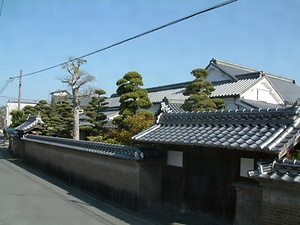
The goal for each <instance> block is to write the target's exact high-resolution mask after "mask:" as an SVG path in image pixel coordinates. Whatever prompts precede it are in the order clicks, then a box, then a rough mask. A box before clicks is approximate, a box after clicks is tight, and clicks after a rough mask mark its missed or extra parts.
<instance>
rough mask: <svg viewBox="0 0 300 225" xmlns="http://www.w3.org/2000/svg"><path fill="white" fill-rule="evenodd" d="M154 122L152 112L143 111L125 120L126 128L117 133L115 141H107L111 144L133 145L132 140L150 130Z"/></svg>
mask: <svg viewBox="0 0 300 225" xmlns="http://www.w3.org/2000/svg"><path fill="white" fill-rule="evenodd" d="M153 122H154V115H153V113H151V112H150V111H146V110H141V111H138V112H137V113H136V114H132V115H130V116H127V117H126V118H124V120H123V123H124V124H126V126H125V127H126V128H125V127H123V128H120V129H118V130H116V131H115V133H114V139H113V140H112V139H107V142H110V143H119V144H126V145H132V141H131V140H130V138H131V137H132V136H133V135H135V134H137V133H140V132H141V131H143V130H145V129H146V128H148V127H149V126H150V125H152V124H153Z"/></svg>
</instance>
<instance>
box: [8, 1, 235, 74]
mask: <svg viewBox="0 0 300 225" xmlns="http://www.w3.org/2000/svg"><path fill="white" fill-rule="evenodd" d="M236 1H238V0H229V1H226V2H223V3H220V4H217V5H215V6H212V7H210V8H207V9H204V10H201V11H199V12H196V13H194V14H192V15H189V16H186V17H183V18H181V19H177V20H175V21H172V22H169V23H167V24H164V25H162V26H159V27H157V28H154V29H151V30H149V31H146V32H143V33H141V34H138V35H135V36H133V37H130V38H127V39H125V40H123V41H120V42H117V43H115V44H112V45H109V46H107V47H104V48H101V49H99V50H96V51H93V52H90V53H87V54H85V55H82V56H80V57H77V58H74V59H72V60H69V61H66V62H62V63H59V64H57V65H54V66H50V67H47V68H45V69H41V70H38V71H35V72H31V73H27V74H24V75H22V77H27V76H31V75H34V74H37V73H41V72H44V71H47V70H51V69H54V68H56V67H60V66H63V65H65V64H66V63H69V62H72V61H75V60H76V59H79V58H81V59H83V58H86V57H88V56H91V55H94V54H96V53H99V52H102V51H105V50H107V49H110V48H113V47H115V46H118V45H121V44H123V43H125V42H128V41H132V40H134V39H137V38H140V37H142V36H145V35H147V34H150V33H153V32H155V31H158V30H161V29H163V28H166V27H169V26H171V25H174V24H176V23H179V22H182V21H184V20H187V19H190V18H192V17H194V16H197V15H199V14H202V13H206V12H209V11H211V10H214V9H217V8H221V7H223V6H226V5H229V4H231V3H233V2H236ZM19 77H20V76H15V77H12V78H19Z"/></svg>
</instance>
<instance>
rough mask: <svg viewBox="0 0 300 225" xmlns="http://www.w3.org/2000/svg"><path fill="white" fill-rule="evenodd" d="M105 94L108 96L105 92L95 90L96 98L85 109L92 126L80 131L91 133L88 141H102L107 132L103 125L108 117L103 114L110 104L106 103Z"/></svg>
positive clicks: (82, 128)
mask: <svg viewBox="0 0 300 225" xmlns="http://www.w3.org/2000/svg"><path fill="white" fill-rule="evenodd" d="M104 94H106V92H105V91H104V90H101V89H98V90H95V96H93V97H92V100H91V101H90V102H89V104H88V105H87V106H86V107H85V109H84V111H85V115H86V116H88V119H87V121H88V122H90V123H91V124H92V125H89V126H84V127H81V128H80V130H85V131H87V132H90V137H88V139H89V140H91V141H101V140H102V139H103V135H104V134H105V132H106V129H105V128H104V127H103V125H104V123H105V120H106V118H107V116H106V115H105V114H104V113H103V110H104V109H105V108H107V104H108V103H107V102H105V100H106V99H107V97H104V96H102V95H104Z"/></svg>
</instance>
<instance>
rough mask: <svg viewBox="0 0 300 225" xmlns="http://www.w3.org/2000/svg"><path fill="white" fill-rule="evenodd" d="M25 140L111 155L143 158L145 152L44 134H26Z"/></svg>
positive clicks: (132, 148)
mask: <svg viewBox="0 0 300 225" xmlns="http://www.w3.org/2000/svg"><path fill="white" fill-rule="evenodd" d="M23 139H24V140H27V141H33V142H38V143H43V144H48V145H54V146H60V147H64V148H69V149H74V150H77V151H85V152H90V153H93V154H100V155H107V156H111V157H117V158H123V159H131V160H142V159H143V158H144V155H143V152H141V151H140V149H139V148H137V147H132V146H125V145H115V144H106V143H100V142H91V141H81V140H73V139H67V138H58V137H49V136H42V135H31V134H29V135H26V136H25V137H24V138H23Z"/></svg>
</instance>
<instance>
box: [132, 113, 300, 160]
mask: <svg viewBox="0 0 300 225" xmlns="http://www.w3.org/2000/svg"><path fill="white" fill-rule="evenodd" d="M298 137H300V109H299V108H298V107H291V108H286V109H264V110H261V109H259V110H258V109H253V110H236V111H214V112H185V113H163V114H161V116H160V117H159V119H158V121H157V122H156V124H154V125H153V126H152V127H150V128H149V129H147V130H146V131H144V132H141V133H140V134H137V135H135V136H134V137H133V140H135V141H137V142H142V143H154V144H155V143H164V144H174V145H178V144H184V145H196V146H211V147H223V148H238V149H241V150H251V151H258V150H259V151H267V152H273V153H280V154H285V153H286V151H288V150H289V149H290V148H291V147H292V145H293V140H295V139H296V138H298Z"/></svg>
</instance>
